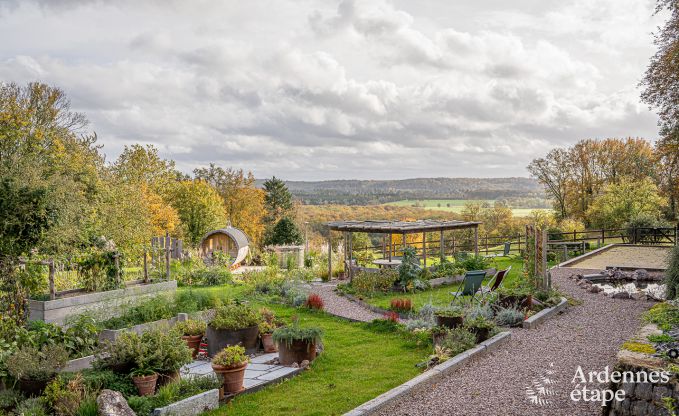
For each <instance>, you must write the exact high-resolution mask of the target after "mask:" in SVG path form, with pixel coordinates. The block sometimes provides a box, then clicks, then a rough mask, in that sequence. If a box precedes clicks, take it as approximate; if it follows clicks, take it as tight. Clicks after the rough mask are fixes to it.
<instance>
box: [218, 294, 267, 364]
mask: <svg viewBox="0 0 679 416" xmlns="http://www.w3.org/2000/svg"><path fill="white" fill-rule="evenodd" d="M261 320H262V319H261V317H260V316H259V314H258V313H257V312H256V311H254V310H253V309H252V308H250V307H249V306H247V305H244V304H238V303H228V304H226V305H223V306H221V307H219V308H217V309H216V310H215V316H214V317H213V318H212V320H210V322H209V323H208V326H207V339H208V354H209V355H211V356H214V355H215V354H217V353H218V352H220V351H221V350H223V349H224V348H226V347H227V346H229V345H239V344H240V345H242V346H243V347H244V348H245V352H246V353H247V354H253V353H255V352H256V351H257V346H258V345H259V342H258V335H259V327H258V325H259V322H260V321H261Z"/></svg>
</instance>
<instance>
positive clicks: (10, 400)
mask: <svg viewBox="0 0 679 416" xmlns="http://www.w3.org/2000/svg"><path fill="white" fill-rule="evenodd" d="M23 400H24V396H22V395H21V393H20V392H18V391H16V390H11V389H10V390H0V409H13V408H14V407H16V405H17V404H19V403H20V402H21V401H23Z"/></svg>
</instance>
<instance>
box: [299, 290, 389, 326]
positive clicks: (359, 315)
mask: <svg viewBox="0 0 679 416" xmlns="http://www.w3.org/2000/svg"><path fill="white" fill-rule="evenodd" d="M335 286H336V284H335V283H315V284H313V285H312V286H311V291H312V292H314V293H318V294H319V295H320V296H321V298H323V303H324V309H325V311H326V312H328V313H330V314H333V315H337V316H341V317H344V318H348V319H353V320H356V321H364V322H371V321H372V320H373V319H377V318H382V316H381V315H380V314H377V313H375V312H373V311H370V310H368V309H366V308H364V307H362V306H361V305H359V304H357V303H355V302H352V301H350V300H348V299H347V298H344V297H342V296H339V295H338V294H337V293H335V292H334V289H335Z"/></svg>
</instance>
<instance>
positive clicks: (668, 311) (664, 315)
mask: <svg viewBox="0 0 679 416" xmlns="http://www.w3.org/2000/svg"><path fill="white" fill-rule="evenodd" d="M644 319H646V320H647V321H648V322H650V323H652V324H656V325H658V327H659V328H660V329H663V330H670V329H672V328H673V327H675V326H679V307H676V306H673V305H670V304H669V303H668V302H663V303H658V304H656V305H653V307H651V309H649V310H648V311H647V312H646V313H644Z"/></svg>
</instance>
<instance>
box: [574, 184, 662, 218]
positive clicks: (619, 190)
mask: <svg viewBox="0 0 679 416" xmlns="http://www.w3.org/2000/svg"><path fill="white" fill-rule="evenodd" d="M664 204H665V200H664V199H663V198H662V197H661V196H660V195H659V193H658V187H657V186H656V185H655V183H654V182H653V180H651V179H650V178H644V179H642V180H639V181H634V180H631V179H623V180H621V181H619V182H618V183H615V184H610V185H607V186H606V189H605V190H604V193H603V194H602V195H601V196H599V197H598V198H596V199H595V200H594V202H593V203H592V205H591V206H590V208H589V209H588V211H587V216H588V218H589V220H590V222H591V224H592V225H593V226H595V227H599V228H619V227H622V226H624V225H625V224H627V223H628V222H630V221H631V220H633V219H635V218H637V217H640V216H644V217H651V218H655V219H660V218H661V217H662V208H663V206H664Z"/></svg>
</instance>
